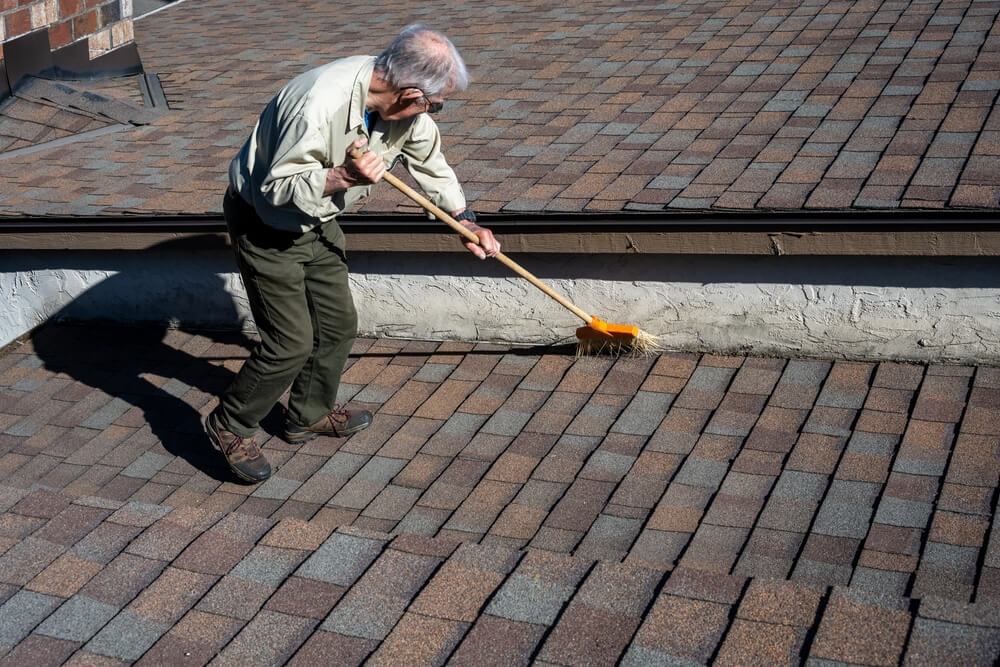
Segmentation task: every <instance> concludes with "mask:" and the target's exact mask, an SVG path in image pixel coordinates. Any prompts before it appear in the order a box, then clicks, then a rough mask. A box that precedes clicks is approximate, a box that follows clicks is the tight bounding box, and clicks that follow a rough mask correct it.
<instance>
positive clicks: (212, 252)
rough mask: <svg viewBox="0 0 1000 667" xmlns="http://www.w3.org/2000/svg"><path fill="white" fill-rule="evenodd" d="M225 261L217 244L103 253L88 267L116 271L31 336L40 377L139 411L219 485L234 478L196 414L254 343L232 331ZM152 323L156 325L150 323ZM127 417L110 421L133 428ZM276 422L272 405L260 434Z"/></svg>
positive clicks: (235, 322) (203, 241)
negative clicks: (61, 377) (44, 373)
mask: <svg viewBox="0 0 1000 667" xmlns="http://www.w3.org/2000/svg"><path fill="white" fill-rule="evenodd" d="M231 258H232V254H231V250H230V249H229V248H228V247H227V246H226V243H225V240H224V239H223V238H222V237H219V236H205V237H199V238H198V239H196V240H193V239H182V240H176V241H167V242H164V243H161V244H158V245H157V246H155V247H154V248H151V249H149V250H148V251H145V252H144V253H124V254H123V253H117V254H116V253H107V254H106V255H102V256H101V257H99V258H98V259H96V260H93V262H94V263H97V264H101V265H102V268H111V269H112V270H115V271H116V273H115V274H114V275H112V276H110V277H109V278H107V279H105V280H104V281H102V282H100V283H99V284H97V285H94V286H93V287H90V288H89V289H87V290H86V291H85V292H83V293H82V294H80V295H79V296H77V297H76V298H75V299H74V300H73V301H72V302H71V303H69V304H67V305H66V306H64V307H63V308H61V309H60V310H59V311H58V312H57V313H55V314H54V315H53V316H52V317H51V318H49V320H48V322H47V323H46V324H45V325H43V326H42V327H40V328H39V329H38V330H36V331H35V332H34V333H33V334H32V343H33V346H34V349H35V352H36V354H37V355H38V356H39V358H40V359H41V360H42V361H43V363H44V364H45V367H46V368H47V369H49V370H52V371H55V372H59V373H65V374H66V375H67V376H69V378H71V379H73V380H76V381H78V382H80V383H82V384H84V385H87V386H88V387H92V388H94V389H97V390H100V391H102V392H104V393H105V394H107V395H108V396H110V397H111V398H112V399H120V402H119V403H118V404H117V406H116V407H117V410H115V409H112V412H117V411H121V410H126V412H127V411H128V408H129V407H135V408H138V409H139V410H140V411H141V413H142V416H143V418H144V421H145V423H146V424H148V426H149V429H150V431H151V432H152V435H153V436H154V437H155V438H156V439H157V440H158V441H159V443H160V444H161V445H162V447H163V449H164V450H165V451H166V452H167V453H169V454H172V455H174V456H178V457H181V458H183V459H184V460H186V461H187V462H188V463H190V464H191V465H192V466H194V467H195V468H196V469H198V470H200V471H201V472H203V473H205V474H206V475H208V476H209V477H212V478H214V479H216V480H219V481H239V480H238V478H236V477H235V475H233V474H232V473H231V472H230V471H229V468H228V466H227V465H226V462H225V459H224V458H223V456H222V455H221V453H219V452H218V450H215V449H214V448H213V447H212V445H211V444H210V442H209V439H208V437H207V436H206V435H205V432H204V427H203V416H202V414H201V412H203V411H204V410H205V409H206V408H207V407H208V404H209V403H210V402H213V401H214V400H215V398H216V397H217V396H219V394H221V393H222V392H223V391H224V390H225V389H226V388H227V387H228V386H229V384H230V383H231V382H232V380H233V378H234V377H235V366H236V360H238V359H240V358H245V357H246V355H247V353H248V351H249V349H251V348H252V347H253V346H254V345H256V341H255V340H254V339H253V338H251V337H250V336H249V335H247V334H246V333H244V332H243V331H241V330H239V325H240V319H241V314H240V313H239V312H238V311H237V308H236V305H235V304H234V302H233V296H232V295H231V294H230V293H228V292H227V291H226V289H225V287H226V284H225V280H224V279H223V277H222V276H221V275H220V272H228V271H235V261H232V259H231ZM109 263H110V264H112V265H113V266H111V267H108V264H109ZM74 268H83V267H79V266H78V267H74ZM95 314H100V316H99V317H98V318H96V319H95ZM164 315H166V316H164ZM153 316H155V317H156V318H157V319H158V320H159V321H158V322H155V321H154V322H155V323H151V320H152V317H153ZM178 323H183V324H178ZM136 417H137V416H136V415H135V413H134V411H132V412H131V413H130V414H128V415H126V414H123V415H122V416H119V417H118V419H119V420H123V421H126V422H129V425H132V426H134V425H135V423H136V421H135V420H136ZM280 419H281V416H280V406H276V407H275V409H274V410H272V414H271V415H269V416H268V418H267V419H266V420H265V422H264V424H263V425H262V426H263V430H264V431H265V433H267V432H269V433H275V432H277V428H278V423H279V420H280ZM112 421H114V420H112ZM98 426H100V424H98Z"/></svg>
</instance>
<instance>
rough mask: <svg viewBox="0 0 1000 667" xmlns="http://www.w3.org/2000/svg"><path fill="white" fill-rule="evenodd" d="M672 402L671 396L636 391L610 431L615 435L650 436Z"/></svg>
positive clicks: (672, 396) (672, 397)
mask: <svg viewBox="0 0 1000 667" xmlns="http://www.w3.org/2000/svg"><path fill="white" fill-rule="evenodd" d="M673 401H674V395H673V394H661V393H658V392H652V391H638V392H636V394H635V396H634V397H633V398H632V400H631V402H629V404H628V407H626V408H625V410H624V411H623V412H622V414H621V416H620V417H619V418H618V421H616V422H615V423H614V425H613V426H612V427H611V430H612V431H614V432H615V433H630V434H633V435H652V434H653V432H654V431H655V430H656V427H657V426H659V425H660V422H661V421H663V417H664V416H665V415H666V414H667V410H669V409H670V404H671V403H673Z"/></svg>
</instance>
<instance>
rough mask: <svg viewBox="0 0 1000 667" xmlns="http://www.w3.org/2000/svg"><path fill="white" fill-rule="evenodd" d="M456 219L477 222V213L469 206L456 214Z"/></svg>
mask: <svg viewBox="0 0 1000 667" xmlns="http://www.w3.org/2000/svg"><path fill="white" fill-rule="evenodd" d="M455 220H468V221H469V222H472V223H475V222H476V214H475V213H473V212H472V209H471V208H467V209H465V210H464V211H462V212H461V213H459V214H458V215H456V216H455Z"/></svg>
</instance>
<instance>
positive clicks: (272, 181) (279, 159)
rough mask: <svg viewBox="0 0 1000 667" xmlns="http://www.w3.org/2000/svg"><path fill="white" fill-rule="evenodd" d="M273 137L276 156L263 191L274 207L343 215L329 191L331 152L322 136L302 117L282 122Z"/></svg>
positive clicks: (320, 215)
mask: <svg viewBox="0 0 1000 667" xmlns="http://www.w3.org/2000/svg"><path fill="white" fill-rule="evenodd" d="M276 131H277V132H278V136H276V137H274V146H275V150H274V153H273V155H274V157H273V158H272V160H271V163H270V165H268V170H267V174H266V175H265V177H264V179H263V180H262V181H261V185H260V192H261V195H263V197H264V198H265V199H266V200H267V202H268V203H269V204H271V206H274V207H276V208H285V207H289V206H294V207H296V208H298V209H299V210H300V211H302V212H303V213H305V214H306V215H308V216H311V217H314V218H327V217H329V216H330V215H332V214H336V213H339V212H340V207H338V206H336V204H335V202H334V201H333V199H332V198H330V197H324V196H323V190H324V189H325V188H326V174H327V169H328V168H329V167H330V166H331V165H330V164H329V156H328V155H327V151H328V150H329V148H328V146H327V142H326V141H325V140H324V138H323V136H322V133H321V132H320V131H319V130H318V129H317V128H316V127H313V126H311V125H310V124H309V123H308V122H307V121H306V119H305V118H303V117H302V115H301V114H299V115H296V116H294V117H292V118H291V119H289V121H288V122H286V123H283V124H282V125H281V126H280V127H279V128H278V129H277V130H276Z"/></svg>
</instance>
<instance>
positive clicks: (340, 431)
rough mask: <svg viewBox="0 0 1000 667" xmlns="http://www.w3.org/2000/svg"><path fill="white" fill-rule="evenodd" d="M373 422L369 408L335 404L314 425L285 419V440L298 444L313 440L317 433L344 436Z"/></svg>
mask: <svg viewBox="0 0 1000 667" xmlns="http://www.w3.org/2000/svg"><path fill="white" fill-rule="evenodd" d="M371 423H372V413H370V412H368V411H367V410H357V409H348V408H347V407H346V406H342V405H335V406H333V410H331V411H330V412H329V413H327V414H326V415H325V416H324V417H323V418H322V419H320V420H319V421H318V422H316V423H315V424H313V425H312V426H299V425H298V424H295V423H293V422H292V421H291V420H285V440H286V441H288V442H290V443H292V444H297V443H300V442H307V441H309V440H312V439H313V438H315V437H316V436H317V435H332V436H335V437H337V438H344V437H347V436H349V435H351V434H352V433H357V432H358V431H362V430H364V429H366V428H368V426H369V425H370V424H371Z"/></svg>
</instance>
